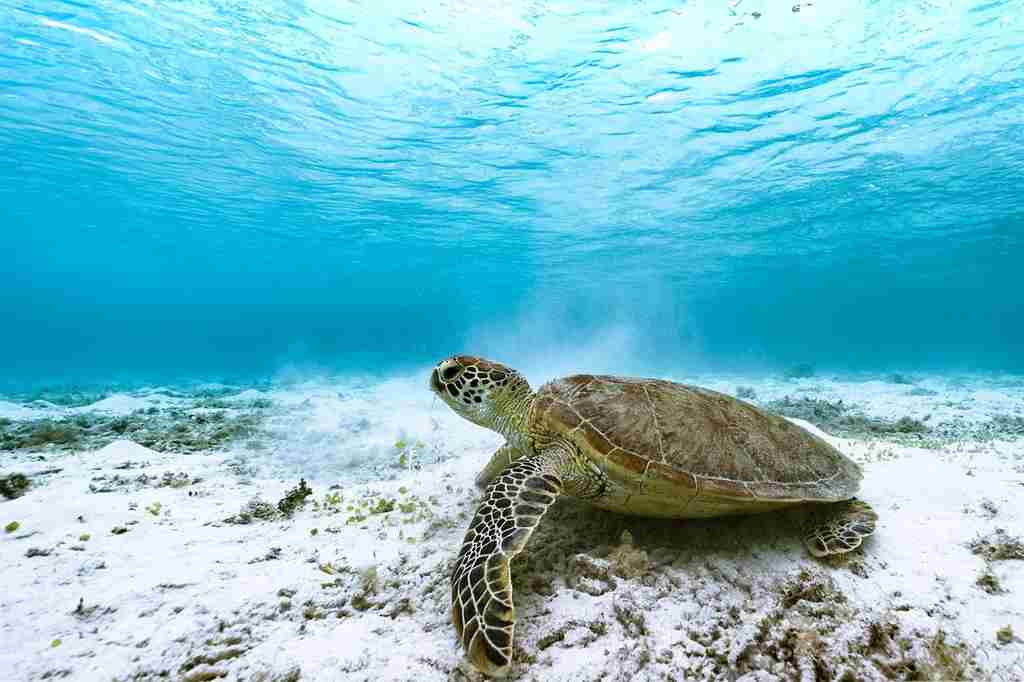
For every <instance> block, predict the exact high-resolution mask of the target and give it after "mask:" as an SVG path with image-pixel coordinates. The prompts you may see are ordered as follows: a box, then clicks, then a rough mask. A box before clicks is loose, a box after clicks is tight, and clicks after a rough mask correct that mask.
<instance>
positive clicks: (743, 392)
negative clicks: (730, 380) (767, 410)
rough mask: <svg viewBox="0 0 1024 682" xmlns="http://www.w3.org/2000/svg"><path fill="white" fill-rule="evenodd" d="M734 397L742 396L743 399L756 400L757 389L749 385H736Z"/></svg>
mask: <svg viewBox="0 0 1024 682" xmlns="http://www.w3.org/2000/svg"><path fill="white" fill-rule="evenodd" d="M736 397H737V398H742V399H743V400H756V399H757V391H755V390H754V389H753V388H752V387H750V386H737V387H736Z"/></svg>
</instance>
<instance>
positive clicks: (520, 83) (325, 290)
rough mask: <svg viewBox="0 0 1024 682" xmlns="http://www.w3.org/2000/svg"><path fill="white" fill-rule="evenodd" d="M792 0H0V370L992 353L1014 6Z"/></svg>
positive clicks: (1002, 353)
mask: <svg viewBox="0 0 1024 682" xmlns="http://www.w3.org/2000/svg"><path fill="white" fill-rule="evenodd" d="M795 2H796V0H786V2H772V1H767V0H765V1H763V2H753V1H749V0H743V1H733V2H724V1H723V2H721V3H719V2H608V3H592V2H590V3H584V2H575V1H573V0H567V1H566V2H563V3H548V2H540V1H532V2H517V1H515V0H502V1H501V2H491V3H489V2H483V1H480V0H476V1H473V2H449V3H443V4H442V3H433V2H419V3H417V2H386V3H383V2H363V3H359V2H338V1H337V0H312V1H309V2H298V1H294V2H285V1H280V0H258V1H257V0H253V1H251V2H247V1H245V0H234V1H231V2H215V1H209V2H198V1H182V2H175V3H163V2H150V1H142V2H139V1H134V0H133V1H130V2H114V1H101V2H97V1H75V2H44V1H38V2H24V1H15V2H12V1H11V0H0V255H2V258H0V319H2V320H3V324H2V325H0V326H2V332H0V376H2V381H3V382H6V383H33V382H35V383H40V382H47V381H64V382H75V381H96V380H99V381H107V380H114V379H124V378H131V379H136V380H162V379H168V378H176V377H211V378H214V377H217V378H221V377H250V378H252V377H261V376H270V375H273V374H274V373H275V372H279V371H280V370H281V368H283V367H308V368H321V369H328V370H332V371H392V370H395V371H398V370H402V369H406V368H412V367H417V366H419V365H421V364H422V363H427V362H431V361H434V360H436V359H438V358H440V357H442V356H445V355H448V354H450V353H452V352H456V351H468V352H473V353H477V354H484V355H489V356H492V357H495V358H496V359H500V360H504V361H506V362H509V363H510V364H519V363H521V362H528V361H530V360H536V359H537V358H539V357H540V358H542V357H545V356H554V355H557V356H558V357H559V358H561V359H562V360H563V361H564V362H566V363H567V364H570V365H572V364H575V363H574V362H573V360H578V364H579V365H580V366H579V369H580V370H586V369H594V368H595V367H594V365H602V369H604V368H605V367H607V368H611V369H619V370H622V371H650V372H655V371H664V370H667V369H669V368H674V369H678V368H710V369H714V368H729V369H752V370H753V369H763V370H776V369H780V368H785V367H787V366H791V365H793V364H796V363H809V364H812V365H814V366H815V367H819V368H831V369H836V370H857V371H861V370H864V371H883V370H888V369H894V368H899V369H914V368H922V369H923V368H929V369H939V370H977V371H1024V353H1022V348H1024V284H1022V281H1021V263H1022V262H1024V2H1020V1H1019V0H1016V1H1011V0H1004V1H1002V2H999V1H995V2H993V1H985V0H960V1H956V0H950V1H946V2H942V1H938V0H933V1H930V2H925V1H908V0H892V1H885V0H879V1H876V2H863V1H862V0H831V1H825V0H819V1H818V2H815V3H813V4H812V5H808V4H803V5H802V6H799V5H796V6H795V5H794V3H795ZM797 10H799V11H797Z"/></svg>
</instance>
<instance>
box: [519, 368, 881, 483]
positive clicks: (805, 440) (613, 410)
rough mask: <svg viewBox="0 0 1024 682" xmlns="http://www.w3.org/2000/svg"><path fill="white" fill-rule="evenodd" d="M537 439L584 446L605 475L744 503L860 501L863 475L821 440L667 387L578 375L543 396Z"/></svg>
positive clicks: (732, 405)
mask: <svg viewBox="0 0 1024 682" xmlns="http://www.w3.org/2000/svg"><path fill="white" fill-rule="evenodd" d="M532 420H533V424H534V428H535V429H536V432H538V433H547V434H550V435H561V436H564V437H568V438H569V439H571V440H572V441H573V442H575V443H576V444H577V445H578V446H579V447H580V449H581V450H582V451H583V452H584V454H587V455H589V456H590V457H592V458H593V459H594V460H595V462H596V463H597V464H598V465H599V466H601V467H602V468H604V469H605V470H606V471H612V470H614V471H617V472H624V474H625V476H626V477H627V478H635V481H636V482H637V483H638V484H641V485H642V482H643V481H644V480H645V479H646V480H650V481H652V482H653V480H657V481H659V482H660V483H661V485H662V486H664V485H665V484H666V483H667V484H669V485H673V486H675V485H678V486H679V488H680V491H681V492H682V489H684V488H686V489H689V490H690V491H691V493H692V492H693V491H694V489H695V490H696V494H697V495H701V496H703V495H712V496H716V497H720V498H722V497H724V498H735V499H737V500H741V499H742V500H752V499H759V500H778V501H836V500H844V499H848V498H850V497H852V496H853V495H854V493H856V491H857V488H858V486H859V482H860V479H861V471H860V467H859V466H858V465H857V464H856V463H854V462H852V461H851V460H849V459H848V458H847V457H845V456H844V455H843V454H842V453H841V452H839V451H838V450H836V449H835V448H833V447H832V446H831V445H829V444H828V443H826V442H825V441H824V440H822V439H821V438H819V437H817V436H815V435H814V434H812V433H810V432H808V431H807V430H806V429H802V428H800V427H799V426H797V425H796V424H793V423H792V422H789V421H787V420H786V419H783V418H782V417H779V416H777V415H774V414H770V413H768V412H765V411H764V410H761V409H759V408H757V407H755V406H753V405H751V404H749V403H746V402H743V401H741V400H737V399H735V398H732V397H730V396H727V395H724V394H722V393H717V392H715V391H710V390H707V389H703V388H697V387H694V386H686V385H683V384H678V383H674V382H671V381H662V380H658V379H626V378H621V377H612V376H593V375H587V374H581V375H575V376H570V377H566V378H564V379H559V380H556V381H553V382H551V383H549V384H546V385H545V386H543V387H541V389H540V390H539V391H538V393H537V398H536V400H535V402H534V406H533V414H532Z"/></svg>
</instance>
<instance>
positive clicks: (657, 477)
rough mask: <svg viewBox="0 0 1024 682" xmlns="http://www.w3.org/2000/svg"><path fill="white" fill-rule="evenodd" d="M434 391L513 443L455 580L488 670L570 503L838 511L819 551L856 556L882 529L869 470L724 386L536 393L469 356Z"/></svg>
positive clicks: (576, 381) (501, 661) (493, 471)
mask: <svg viewBox="0 0 1024 682" xmlns="http://www.w3.org/2000/svg"><path fill="white" fill-rule="evenodd" d="M430 387H431V389H432V390H433V391H434V393H436V394H437V395H438V396H440V397H441V398H442V399H443V400H444V401H445V402H446V403H447V404H448V405H449V406H450V407H451V408H452V409H453V410H455V412H457V413H458V414H459V415H460V416H462V417H464V418H466V419H468V420H469V421H471V422H473V423H474V424H478V425H480V426H485V427H487V428H489V429H493V430H494V431H497V432H498V433H500V434H502V435H503V436H505V438H506V443H505V444H504V445H503V446H502V447H501V448H499V449H498V451H497V452H495V453H494V456H493V457H492V458H491V460H490V462H488V464H487V465H486V466H485V467H484V469H483V471H482V472H481V473H480V475H479V476H478V477H477V485H478V486H480V487H481V488H484V493H483V499H482V500H481V501H480V505H479V507H478V508H477V511H476V515H475V516H474V517H473V521H472V523H471V524H470V526H469V530H468V531H467V532H466V536H465V539H464V540H463V544H462V549H461V551H460V552H459V555H458V559H457V560H456V562H455V568H454V571H453V574H452V578H451V589H452V613H451V615H452V623H453V624H454V625H455V630H456V632H457V633H458V636H459V639H460V640H461V642H462V645H463V646H464V647H465V650H466V655H467V656H468V658H469V660H470V661H471V662H472V664H473V665H474V666H475V667H476V668H477V669H478V670H480V671H481V672H483V673H485V674H487V675H492V676H503V675H506V674H507V673H508V671H509V668H510V664H511V661H512V636H513V631H514V629H515V622H516V614H515V608H514V606H513V604H512V583H511V574H510V570H509V561H510V560H511V559H512V558H513V557H514V556H515V555H516V554H518V553H519V552H520V551H521V550H522V549H523V547H524V546H525V545H526V542H527V540H529V538H530V535H531V534H532V533H533V529H534V528H535V527H536V525H537V522H538V521H540V518H541V516H543V515H544V512H545V511H547V508H548V507H549V506H551V504H552V503H553V502H554V501H555V499H556V498H558V496H559V495H566V496H571V497H575V498H578V499H581V500H584V501H586V502H588V503H590V504H592V505H594V506H596V507H600V508H602V509H608V510H612V511H616V512H623V513H627V514H636V515H641V516H653V517H664V518H697V517H711V516H723V515H726V514H750V513H757V512H766V511H771V510H775V509H782V508H784V507H790V506H793V505H798V504H803V505H812V504H813V505H816V506H819V507H820V508H821V510H822V511H824V512H825V513H824V514H823V516H824V518H821V517H819V520H820V523H819V524H818V525H816V526H814V527H812V529H811V531H810V532H809V533H807V535H806V536H805V537H804V543H805V545H806V546H807V548H808V550H810V552H811V554H813V555H815V556H818V557H822V556H827V555H830V554H843V553H845V552H849V551H851V550H853V549H856V548H857V547H859V546H860V544H861V542H862V541H863V539H864V538H865V537H867V536H868V535H871V533H872V532H874V530H875V522H876V520H877V518H878V517H877V515H876V514H875V512H874V511H873V510H872V509H871V507H869V506H868V505H867V504H866V503H864V502H862V501H860V500H857V499H855V498H854V494H855V493H856V492H857V488H858V487H859V483H860V479H861V471H860V467H859V466H858V465H857V464H855V463H854V462H852V461H850V460H849V459H847V458H846V457H845V456H844V455H843V454H842V453H840V452H839V451H838V450H836V449H835V448H833V447H832V446H831V445H829V444H828V443H826V442H825V441H824V440H822V439H821V438H819V437H817V436H815V435H814V434H812V433H810V432H808V431H807V430H805V429H802V428H800V427H799V426H797V425H796V424H793V423H791V422H789V421H787V420H785V419H783V418H782V417H779V416H776V415H773V414H769V413H767V412H765V411H763V410H761V409H759V408H757V407H755V406H753V405H751V404H750V403H747V402H743V401H741V400H737V399H736V398H732V397H730V396H727V395H724V394H722V393H717V392H715V391H710V390H707V389H704V388H698V387H695V386H687V385H684V384H679V383H674V382H671V381H663V380H659V379H631V378H623V377H616V376H597V375H590V374H577V375H574V376H569V377H565V378H562V379H558V380H555V381H552V382H550V383H547V384H545V385H544V386H542V387H541V388H540V389H539V390H537V391H536V392H534V391H532V390H531V389H530V385H529V383H527V381H526V379H525V378H523V376H522V375H520V374H519V373H518V372H516V371H514V370H512V369H510V368H508V367H506V366H504V365H501V364H498V363H496V362H491V361H488V360H484V359H482V358H477V357H472V356H468V355H456V356H453V357H450V358H448V359H446V360H444V361H442V362H441V363H440V364H438V365H437V366H436V367H435V368H434V369H433V371H432V372H431V375H430Z"/></svg>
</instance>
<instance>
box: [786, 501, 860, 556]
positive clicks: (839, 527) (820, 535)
mask: <svg viewBox="0 0 1024 682" xmlns="http://www.w3.org/2000/svg"><path fill="white" fill-rule="evenodd" d="M877 521H878V514H876V513H875V510H874V509H872V508H871V506H870V505H869V504H868V503H867V502H864V501H862V500H858V499H856V498H854V499H852V500H846V501H845V502H838V503H836V504H830V505H828V508H827V510H826V511H824V513H823V514H822V515H821V516H819V517H818V518H817V519H816V520H815V522H814V524H813V525H811V527H810V530H809V531H808V532H807V533H806V534H805V535H804V545H805V546H806V547H807V551H809V552H810V553H811V554H813V555H814V556H816V557H819V558H820V557H826V556H829V555H833V554H846V553H847V552H852V551H853V550H855V549H857V548H858V547H860V545H861V543H862V542H863V541H864V538H866V537H868V536H869V535H871V534H872V533H874V532H875V524H876V522H877Z"/></svg>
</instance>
